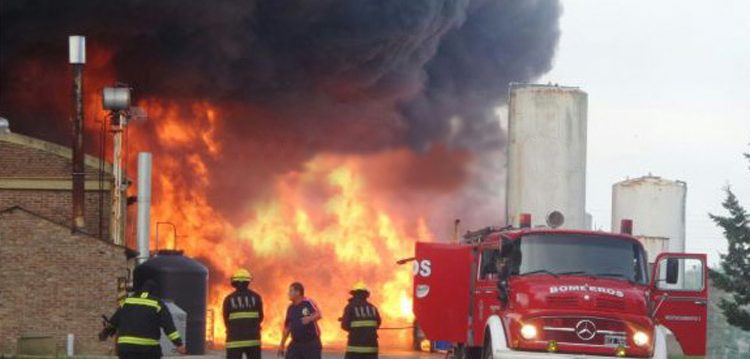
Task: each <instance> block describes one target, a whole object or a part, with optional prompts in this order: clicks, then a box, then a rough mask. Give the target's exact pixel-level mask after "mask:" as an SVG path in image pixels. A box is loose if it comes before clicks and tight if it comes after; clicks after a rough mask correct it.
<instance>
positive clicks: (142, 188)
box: [136, 152, 151, 264]
mask: <svg viewBox="0 0 750 359" xmlns="http://www.w3.org/2000/svg"><path fill="white" fill-rule="evenodd" d="M137 220H138V229H137V235H136V243H137V247H138V260H137V261H138V264H140V263H143V262H145V261H146V260H147V259H148V256H149V238H150V236H151V154H150V153H148V152H140V153H138V218H137Z"/></svg>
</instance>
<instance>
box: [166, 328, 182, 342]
mask: <svg viewBox="0 0 750 359" xmlns="http://www.w3.org/2000/svg"><path fill="white" fill-rule="evenodd" d="M167 338H169V339H171V340H177V339H180V333H179V332H178V331H176V330H175V331H174V332H172V333H171V334H169V335H167Z"/></svg>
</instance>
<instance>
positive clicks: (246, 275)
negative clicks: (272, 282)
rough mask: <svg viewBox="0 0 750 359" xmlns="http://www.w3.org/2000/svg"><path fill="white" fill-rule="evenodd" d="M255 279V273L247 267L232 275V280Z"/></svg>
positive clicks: (244, 280)
mask: <svg viewBox="0 0 750 359" xmlns="http://www.w3.org/2000/svg"><path fill="white" fill-rule="evenodd" d="M252 280H253V275H252V274H250V272H248V271H247V269H244V268H241V269H238V270H237V271H236V272H234V274H233V275H232V282H250V281H252Z"/></svg>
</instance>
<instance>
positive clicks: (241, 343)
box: [227, 339, 260, 349]
mask: <svg viewBox="0 0 750 359" xmlns="http://www.w3.org/2000/svg"><path fill="white" fill-rule="evenodd" d="M259 346H260V339H256V340H235V341H231V342H227V348H230V349H233V348H246V347H259Z"/></svg>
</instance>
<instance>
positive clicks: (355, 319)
mask: <svg viewBox="0 0 750 359" xmlns="http://www.w3.org/2000/svg"><path fill="white" fill-rule="evenodd" d="M380 322H381V320H380V314H379V313H378V308H376V307H375V306H374V305H372V304H370V303H369V302H368V301H366V300H358V299H352V300H350V301H349V304H348V305H347V306H346V308H344V315H343V317H342V318H341V328H342V329H344V330H345V331H347V332H349V337H348V340H347V346H346V354H347V357H357V356H360V355H362V354H364V355H368V354H369V355H373V354H374V355H377V353H378V328H379V327H380ZM369 355H368V356H369Z"/></svg>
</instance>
